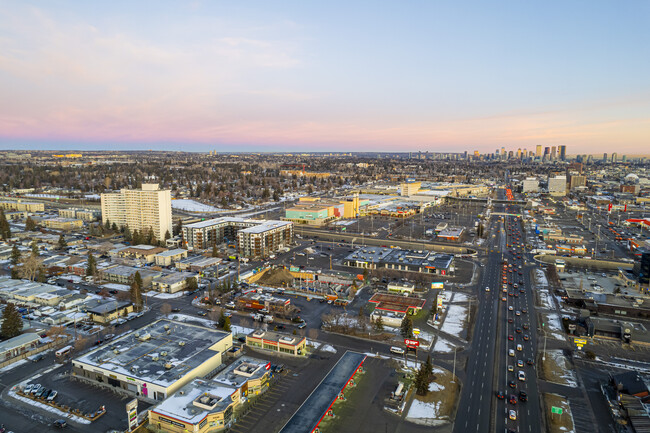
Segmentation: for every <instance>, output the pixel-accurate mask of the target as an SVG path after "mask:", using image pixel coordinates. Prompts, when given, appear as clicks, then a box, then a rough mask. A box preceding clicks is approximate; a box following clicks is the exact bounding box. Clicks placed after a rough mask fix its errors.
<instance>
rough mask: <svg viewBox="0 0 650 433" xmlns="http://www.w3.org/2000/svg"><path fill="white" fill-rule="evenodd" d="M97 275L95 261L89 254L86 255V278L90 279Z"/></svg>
mask: <svg viewBox="0 0 650 433" xmlns="http://www.w3.org/2000/svg"><path fill="white" fill-rule="evenodd" d="M96 273H97V260H95V256H93V254H92V253H91V252H89V253H88V259H87V260H86V276H87V277H92V276H94V275H95V274H96Z"/></svg>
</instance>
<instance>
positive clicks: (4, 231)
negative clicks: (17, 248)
mask: <svg viewBox="0 0 650 433" xmlns="http://www.w3.org/2000/svg"><path fill="white" fill-rule="evenodd" d="M0 237H2V240H3V241H6V240H7V239H9V238H11V227H9V221H7V217H6V216H5V211H4V209H0Z"/></svg>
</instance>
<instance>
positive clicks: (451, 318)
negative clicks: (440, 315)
mask: <svg viewBox="0 0 650 433" xmlns="http://www.w3.org/2000/svg"><path fill="white" fill-rule="evenodd" d="M466 317H467V308H465V307H463V306H461V305H453V304H452V305H450V306H449V309H448V310H447V316H446V317H445V321H444V322H443V324H442V328H440V330H441V331H442V332H446V333H447V334H450V335H455V336H457V337H460V334H461V332H463V329H465V318H466Z"/></svg>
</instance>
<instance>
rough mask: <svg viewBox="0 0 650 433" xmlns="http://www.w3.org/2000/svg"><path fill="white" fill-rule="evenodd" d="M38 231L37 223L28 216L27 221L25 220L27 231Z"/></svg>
mask: <svg viewBox="0 0 650 433" xmlns="http://www.w3.org/2000/svg"><path fill="white" fill-rule="evenodd" d="M34 230H36V223H35V222H34V220H33V219H32V217H30V216H28V217H27V219H26V220H25V231H26V232H33V231H34Z"/></svg>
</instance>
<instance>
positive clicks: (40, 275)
mask: <svg viewBox="0 0 650 433" xmlns="http://www.w3.org/2000/svg"><path fill="white" fill-rule="evenodd" d="M36 281H38V282H39V283H45V282H46V281H47V275H45V270H44V269H43V268H38V274H37V275H36Z"/></svg>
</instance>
